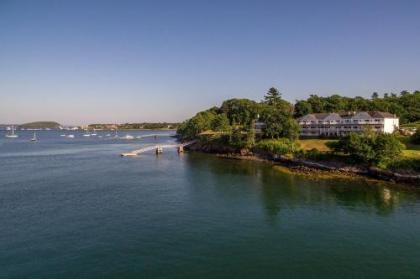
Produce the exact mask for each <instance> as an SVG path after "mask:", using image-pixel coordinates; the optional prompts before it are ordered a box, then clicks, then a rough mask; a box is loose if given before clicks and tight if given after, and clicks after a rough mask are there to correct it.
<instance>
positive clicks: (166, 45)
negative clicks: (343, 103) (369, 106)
mask: <svg viewBox="0 0 420 279" xmlns="http://www.w3.org/2000/svg"><path fill="white" fill-rule="evenodd" d="M419 15H420V1H418V0H416V1H404V0H401V1H396V0H393V1H386V0H382V1H369V0H363V1H340V0H334V1H312V0H311V1H261V0H259V1H244V0H243V1H228V0H224V1H216V0H209V1H200V0H194V1H182V0H178V1H159V0H155V1H140V0H139V1H122V0H118V1H117V0H115V1H104V0H100V1H99V0H98V1H89V0H84V1H75V0H71V1H42V0H37V1H33V0H29V1H23V0H19V1H15V0H10V1H8V0H0V123H22V122H27V121H34V120H55V121H58V122H60V123H63V124H84V123H93V122H142V121H181V120H184V119H185V118H187V117H190V116H192V115H193V114H194V113H195V112H196V111H198V110H202V109H204V108H207V107H211V106H213V105H220V103H221V102H222V101H223V100H224V99H227V98H232V97H246V98H251V99H255V100H260V99H262V96H263V95H264V93H265V91H266V90H267V89H268V88H269V87H271V86H276V87H278V88H279V89H280V91H281V92H282V93H283V96H284V98H285V99H287V100H289V101H294V100H296V99H301V98H306V97H307V96H308V95H309V94H312V93H316V94H320V95H330V94H333V93H339V94H343V95H347V96H356V95H359V96H370V95H371V93H372V92H373V91H378V92H380V93H383V92H400V91H401V90H404V89H406V90H415V89H420V20H419Z"/></svg>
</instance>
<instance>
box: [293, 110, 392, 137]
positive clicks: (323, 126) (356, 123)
mask: <svg viewBox="0 0 420 279" xmlns="http://www.w3.org/2000/svg"><path fill="white" fill-rule="evenodd" d="M298 123H299V125H300V129H301V132H300V135H301V136H303V137H318V136H327V137H329V136H330V137H331V136H332V137H334V136H344V135H347V134H348V133H350V132H361V131H363V130H364V129H366V128H370V129H372V130H374V131H377V132H381V133H392V132H394V131H395V130H398V127H399V118H398V117H396V116H395V114H391V113H388V112H380V111H372V112H366V111H360V112H346V113H311V114H307V115H305V116H303V117H301V118H299V119H298Z"/></svg>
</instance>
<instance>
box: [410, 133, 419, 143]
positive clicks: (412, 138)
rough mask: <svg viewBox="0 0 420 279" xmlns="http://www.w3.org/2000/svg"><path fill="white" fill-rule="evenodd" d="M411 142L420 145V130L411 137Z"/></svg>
mask: <svg viewBox="0 0 420 279" xmlns="http://www.w3.org/2000/svg"><path fill="white" fill-rule="evenodd" d="M410 142H411V143H413V144H420V130H417V131H416V132H415V133H414V135H412V136H411V138H410Z"/></svg>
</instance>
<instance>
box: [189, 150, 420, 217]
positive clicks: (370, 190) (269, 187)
mask: <svg viewBox="0 0 420 279" xmlns="http://www.w3.org/2000/svg"><path fill="white" fill-rule="evenodd" d="M185 160H186V162H187V164H189V167H188V168H187V169H189V171H190V172H191V173H194V172H197V171H198V172H201V175H200V176H199V177H200V179H203V176H202V175H203V173H206V180H207V182H208V183H209V185H212V186H213V187H214V189H216V191H219V192H220V193H221V194H226V193H227V191H230V193H229V194H231V195H235V194H237V195H241V191H242V192H243V191H246V189H253V191H260V195H259V196H260V197H261V201H262V204H263V206H264V210H265V211H266V213H267V216H268V217H269V218H270V219H275V218H276V216H277V215H278V214H279V213H280V212H281V211H282V210H294V209H298V208H305V207H313V208H317V209H318V210H322V209H323V208H327V207H340V208H344V209H345V210H350V211H363V212H367V213H372V214H378V215H382V216H387V215H389V214H391V213H392V212H394V211H395V210H396V209H398V208H399V207H400V206H401V205H402V204H404V203H408V202H411V201H417V200H418V199H420V193H419V191H418V190H412V189H408V188H406V187H399V186H397V185H395V186H389V185H388V184H387V183H374V184H373V183H371V182H367V181H365V180H362V179H361V180H353V179H352V180H348V179H334V180H330V179H325V180H312V179H308V178H305V177H303V176H300V175H295V174H291V173H284V172H281V171H279V170H278V169H276V168H275V167H273V165H270V164H266V163H258V162H250V161H240V160H226V159H221V158H216V157H214V156H208V155H202V154H188V155H187V156H186V157H185ZM192 177H195V176H192ZM197 183H198V184H202V183H203V182H202V181H201V182H197ZM232 185H240V186H241V188H239V189H237V190H236V191H232V190H228V188H230V186H232ZM245 187H246V188H245Z"/></svg>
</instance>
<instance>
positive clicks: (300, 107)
mask: <svg viewBox="0 0 420 279" xmlns="http://www.w3.org/2000/svg"><path fill="white" fill-rule="evenodd" d="M309 113H312V106H311V104H310V103H309V102H308V101H297V102H296V104H295V110H294V117H302V116H304V115H307V114H309Z"/></svg>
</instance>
